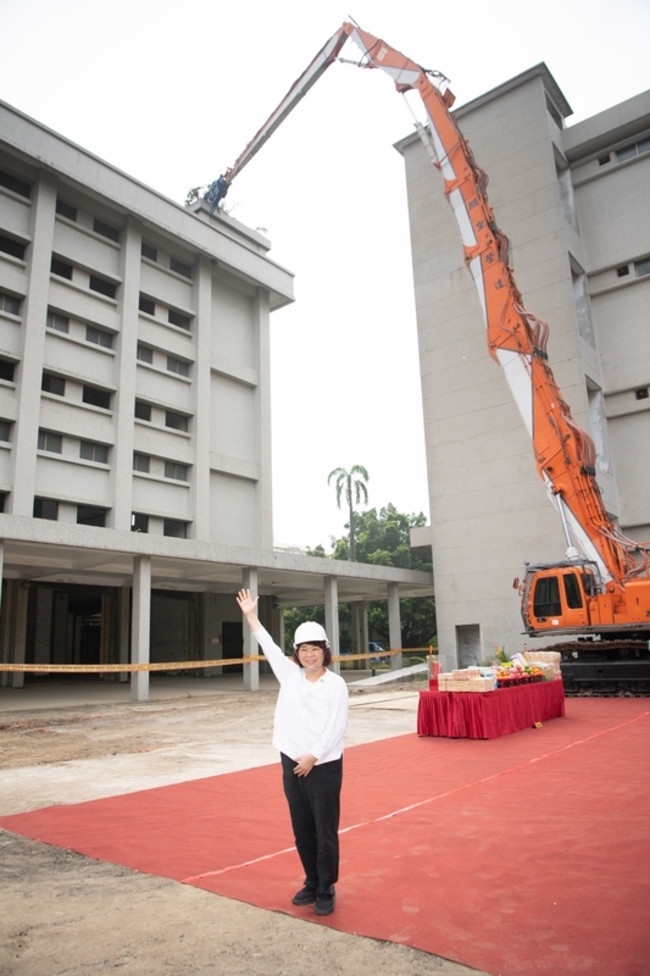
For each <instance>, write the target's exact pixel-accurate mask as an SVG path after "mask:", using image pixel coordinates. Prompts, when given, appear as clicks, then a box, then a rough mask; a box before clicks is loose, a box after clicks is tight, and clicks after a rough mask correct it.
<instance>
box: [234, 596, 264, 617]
mask: <svg viewBox="0 0 650 976" xmlns="http://www.w3.org/2000/svg"><path fill="white" fill-rule="evenodd" d="M258 600H259V597H257V596H256V597H255V598H253V597H252V596H251V591H250V590H240V591H239V593H238V594H237V603H238V604H239V609H240V610H241V612H242V613H243V614H244V616H245V617H248V615H249V614H251V613H252V614H256V612H257V602H258Z"/></svg>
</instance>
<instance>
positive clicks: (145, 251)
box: [141, 242, 192, 279]
mask: <svg viewBox="0 0 650 976" xmlns="http://www.w3.org/2000/svg"><path fill="white" fill-rule="evenodd" d="M141 253H142V257H143V258H148V260H149V261H155V262H156V263H158V250H157V248H155V247H153V246H152V245H151V244H145V243H144V242H143V243H142V248H141ZM169 268H170V270H171V271H175V272H176V274H179V275H183V277H184V278H190V279H191V278H192V268H191V267H190V265H189V264H185V262H184V261H180V260H179V259H178V258H174V257H170V259H169Z"/></svg>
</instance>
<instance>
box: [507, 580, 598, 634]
mask: <svg viewBox="0 0 650 976" xmlns="http://www.w3.org/2000/svg"><path fill="white" fill-rule="evenodd" d="M598 588H599V587H598V581H597V577H596V576H595V575H594V571H593V569H592V568H591V567H590V566H588V565H586V564H584V563H576V564H572V563H567V564H561V565H554V566H531V567H528V568H527V570H526V579H525V580H524V588H523V589H524V593H523V601H522V615H523V618H524V624H525V625H526V631H527V632H528V633H529V634H541V633H545V632H548V633H550V632H554V633H559V632H564V631H568V630H571V631H574V632H575V631H576V630H578V631H580V630H583V629H586V628H587V627H588V626H589V623H590V613H589V601H590V600H591V599H592V598H593V597H594V596H595V595H596V593H597V592H598Z"/></svg>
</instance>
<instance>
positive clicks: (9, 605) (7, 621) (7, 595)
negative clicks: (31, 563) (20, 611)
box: [0, 543, 16, 688]
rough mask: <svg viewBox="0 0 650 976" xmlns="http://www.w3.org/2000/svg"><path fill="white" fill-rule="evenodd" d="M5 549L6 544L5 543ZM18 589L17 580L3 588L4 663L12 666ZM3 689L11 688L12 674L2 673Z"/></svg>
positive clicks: (1, 617)
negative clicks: (15, 592)
mask: <svg viewBox="0 0 650 976" xmlns="http://www.w3.org/2000/svg"><path fill="white" fill-rule="evenodd" d="M3 549H4V543H3ZM15 589H16V580H7V583H6V586H3V591H4V592H3V601H2V615H1V616H0V624H1V633H2V637H1V640H2V658H1V659H2V663H3V664H11V663H12V651H13V643H12V640H11V635H12V631H13V617H14V604H15V600H14V591H15ZM1 677H2V687H3V688H10V687H11V672H10V671H3V672H2V675H1Z"/></svg>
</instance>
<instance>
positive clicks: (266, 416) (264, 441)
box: [253, 288, 273, 549]
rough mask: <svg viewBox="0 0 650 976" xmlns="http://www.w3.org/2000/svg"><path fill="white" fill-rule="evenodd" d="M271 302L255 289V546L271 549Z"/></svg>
mask: <svg viewBox="0 0 650 976" xmlns="http://www.w3.org/2000/svg"><path fill="white" fill-rule="evenodd" d="M269 306H270V299H269V293H268V291H267V290H266V289H264V288H258V291H257V297H256V299H255V301H254V306H253V308H254V313H253V314H254V317H255V318H254V321H255V324H256V333H257V337H258V352H257V356H258V359H257V363H256V365H257V370H258V377H259V382H258V386H257V389H256V391H255V431H256V438H257V442H256V445H255V449H256V455H257V457H256V460H257V462H258V464H259V471H260V478H259V481H258V482H257V485H256V488H255V494H256V500H255V502H256V503H255V518H256V526H255V544H256V545H257V546H259V547H260V548H262V549H272V548H273V496H272V486H271V335H270V311H269Z"/></svg>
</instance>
